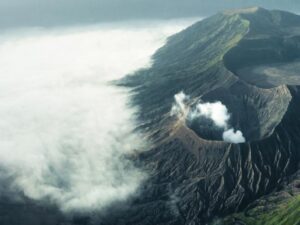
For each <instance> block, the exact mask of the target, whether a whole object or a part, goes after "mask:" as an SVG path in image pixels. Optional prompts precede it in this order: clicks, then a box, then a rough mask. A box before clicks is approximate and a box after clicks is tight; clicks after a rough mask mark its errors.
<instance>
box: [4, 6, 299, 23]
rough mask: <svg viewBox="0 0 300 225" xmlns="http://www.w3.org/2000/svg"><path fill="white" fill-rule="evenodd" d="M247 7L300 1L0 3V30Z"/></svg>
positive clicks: (202, 13) (294, 8)
mask: <svg viewBox="0 0 300 225" xmlns="http://www.w3.org/2000/svg"><path fill="white" fill-rule="evenodd" d="M250 6H261V7H265V8H268V9H282V10H289V11H292V12H294V13H298V12H300V2H299V1H296V0H287V1H284V2H283V1H279V0H244V1H242V0H236V1H232V0H225V1H224V0H214V1H209V0H200V1H199V0H187V1H184V2H183V1H179V0H165V1H158V0H152V1H150V0H140V1H137V0H126V1H122V0H85V1H83V0H64V1H58V0H42V1H37V0H23V1H21V2H20V1H18V0H3V1H1V2H0V28H2V29H9V28H15V27H32V26H41V27H49V26H64V25H76V24H91V23H99V22H112V21H127V20H155V19H157V20H161V19H174V18H184V17H206V16H209V15H211V14H215V13H217V12H218V11H222V10H225V9H230V8H241V7H250Z"/></svg>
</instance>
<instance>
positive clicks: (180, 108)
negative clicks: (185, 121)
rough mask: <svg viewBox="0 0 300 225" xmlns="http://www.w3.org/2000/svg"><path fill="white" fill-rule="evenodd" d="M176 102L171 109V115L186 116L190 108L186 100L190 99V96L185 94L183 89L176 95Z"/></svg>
mask: <svg viewBox="0 0 300 225" xmlns="http://www.w3.org/2000/svg"><path fill="white" fill-rule="evenodd" d="M174 99H175V104H173V106H172V109H171V115H172V116H174V115H182V116H185V115H186V113H187V110H188V107H187V105H186V102H187V101H188V99H189V96H187V95H186V94H184V92H183V91H181V92H179V93H178V94H176V95H174Z"/></svg>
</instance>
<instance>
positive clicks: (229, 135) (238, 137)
mask: <svg viewBox="0 0 300 225" xmlns="http://www.w3.org/2000/svg"><path fill="white" fill-rule="evenodd" d="M223 140H224V141H226V142H230V143H235V144H238V143H244V142H245V141H246V139H245V138H244V136H243V133H242V132H241V131H240V130H237V131H236V132H235V131H234V129H229V130H226V131H224V133H223Z"/></svg>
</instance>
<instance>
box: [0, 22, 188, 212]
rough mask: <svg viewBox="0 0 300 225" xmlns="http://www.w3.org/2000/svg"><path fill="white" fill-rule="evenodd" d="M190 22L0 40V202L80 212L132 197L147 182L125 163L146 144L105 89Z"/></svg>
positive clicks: (15, 34) (113, 92) (119, 91)
mask: <svg viewBox="0 0 300 225" xmlns="http://www.w3.org/2000/svg"><path fill="white" fill-rule="evenodd" d="M192 21H193V20H187V21H169V22H162V21H158V22H152V23H149V22H148V23H142V22H140V23H127V24H126V25H125V24H121V23H119V24H104V25H97V26H96V25H95V26H86V27H73V28H57V29H54V28H53V29H30V30H23V31H11V32H8V33H3V34H2V35H1V37H0V80H1V82H0V118H1V120H0V182H1V183H2V184H4V183H5V184H6V185H5V187H6V188H2V189H0V192H1V193H0V194H1V195H7V194H9V195H10V196H11V197H12V198H15V199H17V198H18V196H22V195H25V196H26V197H27V198H30V199H33V200H39V201H47V202H48V203H49V202H50V203H52V204H56V205H58V206H59V208H60V209H61V210H62V211H64V212H75V211H80V212H82V211H89V210H101V209H103V208H105V207H107V206H108V205H109V204H111V203H113V202H115V201H123V200H126V199H127V198H128V197H129V196H131V195H132V194H134V193H136V191H137V189H138V187H139V185H140V184H141V182H142V181H143V180H144V179H145V177H146V176H147V175H146V174H145V173H144V172H143V171H141V170H140V169H138V168H136V167H135V166H134V165H133V164H132V162H131V161H130V160H128V159H127V157H126V155H128V154H130V153H132V152H133V151H134V150H142V149H143V148H144V147H145V145H146V140H145V139H144V138H143V136H142V134H140V133H137V132H135V131H134V129H135V127H136V120H135V116H134V115H135V113H136V112H137V110H138V108H135V107H129V104H128V103H129V100H130V91H129V90H128V89H125V88H118V87H115V86H112V85H110V84H109V81H112V80H115V79H119V78H121V77H123V76H125V75H126V74H128V73H132V72H133V71H135V70H137V69H139V68H142V67H147V66H150V65H151V55H152V54H153V53H154V51H155V50H156V49H158V48H159V47H161V46H162V45H163V44H164V43H165V41H166V38H167V37H168V36H169V35H171V34H173V33H175V32H178V31H180V30H181V29H183V28H185V27H186V26H188V25H189V24H191V23H192ZM2 187H4V185H2Z"/></svg>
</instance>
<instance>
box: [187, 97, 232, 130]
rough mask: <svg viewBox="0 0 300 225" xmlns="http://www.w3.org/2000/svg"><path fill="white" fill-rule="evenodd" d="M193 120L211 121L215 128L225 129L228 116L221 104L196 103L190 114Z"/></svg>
mask: <svg viewBox="0 0 300 225" xmlns="http://www.w3.org/2000/svg"><path fill="white" fill-rule="evenodd" d="M191 116H192V117H193V118H197V117H205V118H208V119H211V120H212V121H213V122H214V123H215V125H216V126H218V127H221V128H225V129H226V128H227V126H228V120H229V119H230V115H229V113H228V110H227V108H226V106H225V105H223V104H222V103H221V102H219V101H218V102H213V103H210V102H206V103H205V102H204V103H198V104H197V105H196V109H195V110H193V111H192V112H191Z"/></svg>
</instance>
